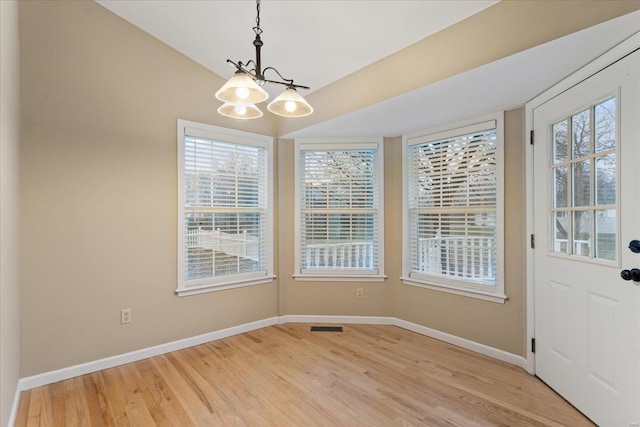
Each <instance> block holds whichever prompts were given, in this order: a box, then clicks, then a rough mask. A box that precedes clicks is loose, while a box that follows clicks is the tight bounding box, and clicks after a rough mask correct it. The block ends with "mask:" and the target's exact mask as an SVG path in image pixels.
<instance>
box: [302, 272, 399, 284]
mask: <svg viewBox="0 0 640 427" xmlns="http://www.w3.org/2000/svg"><path fill="white" fill-rule="evenodd" d="M293 278H294V279H295V280H296V281H299V282H383V281H384V280H385V279H386V278H387V276H385V275H384V274H382V275H380V274H375V275H374V274H343V275H335V274H294V275H293Z"/></svg>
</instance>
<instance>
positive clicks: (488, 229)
mask: <svg viewBox="0 0 640 427" xmlns="http://www.w3.org/2000/svg"><path fill="white" fill-rule="evenodd" d="M497 142H498V138H497V131H496V122H495V121H490V122H485V123H481V124H478V125H474V126H468V127H465V128H461V129H455V130H453V131H448V132H445V133H440V134H437V135H430V136H425V137H420V138H415V139H413V140H410V141H409V144H408V147H407V154H408V156H407V166H408V179H407V181H408V194H407V195H408V203H407V204H408V217H409V218H408V219H409V227H408V231H409V248H408V249H409V254H410V256H409V260H408V262H409V264H410V265H409V277H410V278H414V279H418V280H427V281H432V282H434V283H436V284H438V283H443V284H445V285H447V286H462V287H463V288H464V287H472V288H473V287H475V288H480V289H483V288H484V289H492V288H495V287H496V284H497V276H498V274H497V266H498V264H499V263H498V256H499V253H500V252H499V248H498V239H497V221H498V217H499V216H498V208H497V207H498V204H497V201H498V184H499V180H498V144H497Z"/></svg>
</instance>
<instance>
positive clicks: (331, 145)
mask: <svg viewBox="0 0 640 427" xmlns="http://www.w3.org/2000/svg"><path fill="white" fill-rule="evenodd" d="M372 148H375V149H377V150H378V188H379V194H378V198H379V199H378V218H379V224H378V236H377V241H378V245H379V247H378V272H377V274H376V273H371V274H368V273H367V272H364V271H361V270H356V269H354V270H342V271H329V270H316V271H312V272H305V273H302V256H301V242H300V235H301V226H302V224H301V221H300V213H301V207H300V202H301V200H300V151H302V150H314V149H315V150H326V151H330V150H349V149H372ZM294 177H295V178H294V180H295V194H294V197H295V233H294V235H295V263H294V266H295V267H294V268H295V270H294V274H293V277H294V279H295V280H297V281H317V282H382V281H384V280H385V279H386V278H387V276H386V275H385V272H384V139H383V138H381V137H362V138H298V139H296V140H295V174H294Z"/></svg>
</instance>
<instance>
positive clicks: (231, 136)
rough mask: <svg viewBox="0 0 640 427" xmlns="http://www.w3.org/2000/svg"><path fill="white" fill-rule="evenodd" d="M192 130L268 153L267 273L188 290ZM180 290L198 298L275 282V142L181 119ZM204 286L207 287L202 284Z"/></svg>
mask: <svg viewBox="0 0 640 427" xmlns="http://www.w3.org/2000/svg"><path fill="white" fill-rule="evenodd" d="M187 128H188V129H189V130H190V132H191V133H193V132H195V133H197V134H198V135H200V136H204V137H207V138H211V139H216V140H219V141H226V142H230V143H236V144H244V145H253V146H257V147H263V148H266V150H267V171H266V172H267V179H268V181H269V182H268V183H267V186H266V187H267V212H266V224H267V229H266V244H267V248H271V250H269V249H267V250H266V251H265V253H266V254H265V256H266V259H265V267H266V271H265V270H262V271H260V272H253V273H242V274H233V275H226V276H222V277H219V278H215V277H214V278H211V279H209V280H208V281H200V282H198V284H195V285H194V284H192V285H191V286H187V283H186V282H187V281H186V278H185V261H184V244H185V235H184V232H183V230H184V220H185V209H184V202H185V195H184V155H185V153H184V138H185V131H186V129H187ZM177 232H178V287H177V289H176V290H175V293H176V294H177V295H178V296H179V297H182V296H188V295H197V294H202V293H207V292H215V291H222V290H226V289H233V288H238V287H244V286H254V285H259V284H263V283H270V282H273V280H274V279H275V277H276V276H275V275H274V274H273V138H272V137H270V136H265V135H259V134H255V133H250V132H242V131H238V130H234V129H227V128H222V127H218V126H213V125H208V124H204V123H197V122H192V121H188V120H182V119H178V230H177ZM203 282H204V283H203Z"/></svg>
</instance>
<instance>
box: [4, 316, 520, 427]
mask: <svg viewBox="0 0 640 427" xmlns="http://www.w3.org/2000/svg"><path fill="white" fill-rule="evenodd" d="M285 323H344V324H368V325H393V326H398V327H400V328H403V329H407V330H409V331H413V332H416V333H418V334H421V335H425V336H428V337H431V338H435V339H438V340H440V341H444V342H447V343H449V344H453V345H456V346H458V347H462V348H465V349H467V350H471V351H474V352H476V353H480V354H484V355H485V356H489V357H493V358H494V359H498V360H502V361H504V362H508V363H511V364H513V365H516V366H520V367H525V366H526V365H527V359H526V358H524V357H522V356H518V355H516V354H512V353H509V352H506V351H503V350H500V349H497V348H493V347H489V346H487V345H484V344H480V343H477V342H475V341H470V340H467V339H465V338H460V337H457V336H455V335H451V334H447V333H445V332H441V331H438V330H435V329H431V328H428V327H426V326H422V325H418V324H416V323H411V322H408V321H406V320H401V319H398V318H395V317H384V316H321V315H317V316H316V315H296V314H291V315H285V316H280V317H270V318H267V319H263V320H258V321H255V322H250V323H245V324H243V325H238V326H233V327H231V328H226V329H222V330H219V331H214V332H209V333H206V334H202V335H197V336H195V337H191V338H185V339H182V340H178V341H173V342H170V343H166V344H160V345H157V346H154V347H148V348H144V349H141V350H136V351H132V352H130V353H125V354H120V355H117V356H112V357H107V358H104V359H99V360H95V361H93V362H87V363H83V364H80V365H75V366H70V367H68V368H63V369H58V370H55V371H50V372H44V373H42V374H38V375H33V376H30V377H25V378H21V379H20V380H19V381H18V388H17V390H16V396H15V398H14V407H13V408H12V412H11V418H10V421H11V422H13V421H14V420H15V416H16V413H17V409H18V403H19V401H20V393H21V392H22V391H24V390H29V389H32V388H34V387H40V386H43V385H47V384H52V383H55V382H58V381H62V380H66V379H69V378H73V377H77V376H79V375H85V374H90V373H93V372H97V371H101V370H103V369H108V368H113V367H115V366H119V365H124V364H125V363H131V362H136V361H138V360H142V359H147V358H149V357H153V356H158V355H161V354H165V353H169V352H171V351H176V350H181V349H183V348H188V347H193V346H195V345H199V344H203V343H206V342H210V341H215V340H219V339H222V338H227V337H230V336H233V335H238V334H242V333H245V332H249V331H253V330H256V329H260V328H265V327H267V326H272V325H277V324H285ZM9 425H10V426H11V425H13V424H12V423H10V424H9Z"/></svg>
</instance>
